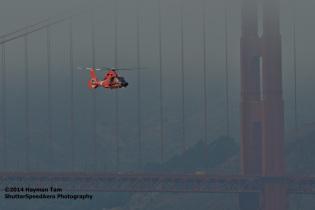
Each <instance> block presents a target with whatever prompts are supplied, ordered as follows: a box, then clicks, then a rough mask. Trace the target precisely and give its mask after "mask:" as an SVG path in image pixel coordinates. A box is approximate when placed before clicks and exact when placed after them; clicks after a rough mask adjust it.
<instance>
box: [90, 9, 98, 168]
mask: <svg viewBox="0 0 315 210" xmlns="http://www.w3.org/2000/svg"><path fill="white" fill-rule="evenodd" d="M94 17H95V16H94V11H93V10H91V51H92V66H93V67H94V68H95V60H96V59H95V53H96V52H95V23H94V21H95V20H94V19H95V18H94ZM96 109H97V108H96V92H95V91H93V93H92V121H93V122H92V138H93V164H95V168H97V163H98V161H97V128H96V119H97V115H96Z"/></svg>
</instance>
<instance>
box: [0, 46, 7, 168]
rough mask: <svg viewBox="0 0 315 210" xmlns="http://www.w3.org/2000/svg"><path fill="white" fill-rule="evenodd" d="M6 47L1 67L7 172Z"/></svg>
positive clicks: (3, 50)
mask: <svg viewBox="0 0 315 210" xmlns="http://www.w3.org/2000/svg"><path fill="white" fill-rule="evenodd" d="M5 53H6V50H5V45H4V44H2V59H1V65H2V81H1V83H2V148H3V150H2V152H3V153H2V161H3V170H4V171H5V170H6V169H7V165H8V164H7V104H6V103H7V102H6V101H7V96H6V94H7V93H6V86H7V84H6V77H7V72H6V62H5V60H6V57H5Z"/></svg>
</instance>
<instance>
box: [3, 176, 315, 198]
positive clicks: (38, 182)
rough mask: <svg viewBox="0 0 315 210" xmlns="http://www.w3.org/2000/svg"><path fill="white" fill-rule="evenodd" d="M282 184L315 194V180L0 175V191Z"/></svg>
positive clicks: (226, 189)
mask: <svg viewBox="0 0 315 210" xmlns="http://www.w3.org/2000/svg"><path fill="white" fill-rule="evenodd" d="M275 183H277V184H279V185H283V186H285V187H286V188H287V190H288V193H303V194H315V177H289V176H288V177H259V176H242V175H223V176H222V175H207V174H204V175H199V174H198V175H197V174H143V173H142V174H140V173H43V172H42V173H0V187H1V189H4V188H5V187H27V186H28V187H50V186H53V187H60V188H62V189H64V191H90V192H174V193H188V192H198V193H240V192H260V191H262V190H263V188H264V186H265V185H266V184H275Z"/></svg>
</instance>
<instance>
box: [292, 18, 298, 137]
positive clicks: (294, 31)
mask: <svg viewBox="0 0 315 210" xmlns="http://www.w3.org/2000/svg"><path fill="white" fill-rule="evenodd" d="M293 14H294V20H293V73H294V129H295V132H296V133H297V132H298V127H299V125H298V104H297V62H296V23H295V12H293Z"/></svg>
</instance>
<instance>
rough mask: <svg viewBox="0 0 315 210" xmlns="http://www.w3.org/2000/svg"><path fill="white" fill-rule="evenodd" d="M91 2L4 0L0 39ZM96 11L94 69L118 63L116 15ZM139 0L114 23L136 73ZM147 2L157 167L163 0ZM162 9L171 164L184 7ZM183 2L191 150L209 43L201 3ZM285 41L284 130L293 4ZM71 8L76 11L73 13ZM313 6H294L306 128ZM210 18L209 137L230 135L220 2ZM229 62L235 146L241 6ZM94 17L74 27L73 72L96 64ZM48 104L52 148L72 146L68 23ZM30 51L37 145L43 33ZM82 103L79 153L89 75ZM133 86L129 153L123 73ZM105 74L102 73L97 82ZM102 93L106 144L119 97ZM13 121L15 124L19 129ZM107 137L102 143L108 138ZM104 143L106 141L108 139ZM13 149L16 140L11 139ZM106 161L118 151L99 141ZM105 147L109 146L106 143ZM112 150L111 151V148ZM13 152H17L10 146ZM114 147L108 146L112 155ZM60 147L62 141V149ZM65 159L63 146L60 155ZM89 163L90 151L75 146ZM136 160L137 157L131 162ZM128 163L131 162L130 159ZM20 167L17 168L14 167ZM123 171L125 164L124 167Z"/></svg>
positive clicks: (145, 99)
mask: <svg viewBox="0 0 315 210" xmlns="http://www.w3.org/2000/svg"><path fill="white" fill-rule="evenodd" d="M90 2H91V1H87V0H54V1H48V0H45V1H43V0H25V1H22V0H19V1H18V0H1V7H0V26H1V27H0V34H4V33H7V32H10V31H12V30H14V29H17V28H19V27H22V26H25V25H27V24H30V23H34V22H36V21H38V20H42V19H44V18H47V17H49V16H50V17H54V16H56V15H57V14H64V13H65V11H77V8H82V5H85V7H87V5H90ZM97 2H98V9H97V10H95V13H96V14H95V23H96V24H95V26H96V64H97V65H107V66H108V65H109V66H112V65H113V64H114V25H113V21H114V13H113V11H114V10H113V8H114V7H113V1H110V0H107V1H100V0H98V1H97ZM135 2H136V1H135V0H132V1H131V0H120V1H119V17H118V24H119V25H118V63H119V65H120V66H124V67H126V66H127V67H128V66H129V67H133V66H135V64H136V4H135ZM140 2H141V7H140V11H141V22H140V27H141V28H140V36H141V63H142V65H143V66H145V67H147V68H148V71H144V72H143V73H142V80H141V90H142V94H143V95H142V105H143V106H142V111H143V122H144V126H143V135H144V139H147V142H146V143H147V144H146V147H145V148H146V152H147V155H148V158H147V159H148V160H156V159H157V158H156V157H158V148H159V139H160V137H159V135H160V131H159V116H160V115H159V100H158V99H159V71H158V70H159V68H158V67H159V57H158V56H159V53H158V31H157V28H158V27H157V26H158V25H157V0H140ZM161 2H162V69H163V91H164V93H165V95H164V96H165V98H164V104H163V108H164V110H165V116H164V120H165V122H166V129H165V135H166V140H167V141H168V142H169V145H170V148H169V150H170V151H169V156H170V155H172V154H174V153H176V152H178V146H179V145H180V133H181V132H180V129H181V111H180V110H181V103H180V102H181V80H180V78H181V75H180V73H181V71H180V39H179V37H180V27H179V26H180V25H179V23H180V16H179V14H180V13H179V8H180V7H179V2H180V0H161ZM183 2H184V59H185V60H184V67H185V82H186V86H185V94H186V101H185V103H186V104H185V105H186V109H185V114H186V115H187V121H186V128H187V129H188V131H187V139H189V140H190V142H189V143H190V144H193V143H195V142H196V141H199V140H201V139H202V138H203V132H204V125H203V121H202V119H203V114H204V109H203V105H204V98H203V88H202V87H203V83H202V82H203V74H202V72H203V71H202V63H203V48H202V46H203V43H202V24H201V20H202V16H201V11H202V7H201V5H202V4H201V3H202V0H196V1H192V0H190V1H189V0H183ZM281 6H282V7H281V33H282V38H283V40H282V42H283V76H284V77H283V80H284V83H283V84H284V100H285V111H286V127H287V129H288V130H289V129H291V128H292V127H293V120H292V117H293V69H292V66H293V65H292V54H293V51H292V49H293V47H292V43H293V42H292V28H293V27H292V26H293V22H292V20H293V17H294V16H293V7H292V6H293V4H292V1H289V0H282V1H281ZM74 8H75V9H74ZM314 8H315V2H314V1H313V0H299V1H298V4H297V6H296V28H297V40H296V41H297V67H298V100H299V117H300V119H299V121H300V123H301V124H303V123H306V122H311V121H314V120H315V113H314V110H313V107H315V99H314V97H313V95H314V81H315V72H314V65H315V62H314V56H315V48H314V47H313V43H314V37H315V27H314V19H315V13H314ZM206 11H207V15H206V20H207V28H206V34H207V40H206V41H207V43H206V53H207V75H206V76H207V77H206V81H207V94H208V120H209V124H208V125H209V127H208V128H207V129H208V131H209V134H208V135H209V138H210V137H211V138H212V137H216V136H218V135H222V134H225V113H226V112H225V110H226V109H225V95H224V94H225V89H224V78H225V73H224V70H225V66H224V61H225V54H224V53H225V52H224V48H225V43H224V1H222V0H208V1H207V5H206ZM228 11H229V13H228V50H229V52H228V56H229V71H230V85H231V86H230V99H231V100H230V101H231V105H230V107H229V108H230V110H231V126H232V136H233V137H234V138H235V139H239V96H240V93H239V87H240V84H239V73H240V70H239V67H240V64H239V59H240V58H239V51H240V49H239V45H240V44H239V40H240V1H239V0H238V1H232V0H230V1H228ZM89 17H90V14H88V13H87V14H83V15H82V16H80V17H78V18H76V19H75V20H74V52H75V53H74V54H75V55H74V56H75V59H74V60H75V67H77V66H89V65H91V62H92V61H91V24H90V19H89ZM51 31H52V40H51V41H52V49H51V50H52V51H51V54H52V79H53V82H52V96H53V101H52V102H53V126H54V135H55V139H56V141H60V142H64V139H67V128H68V127H67V126H68V118H67V116H68V114H69V110H70V107H68V105H69V98H68V95H67V94H68V91H69V86H68V81H69V28H68V23H67V22H66V23H63V24H60V25H57V26H54V27H52V29H51ZM29 43H30V44H29V45H30V49H29V50H30V61H29V64H30V75H31V92H30V109H31V113H32V122H31V124H32V125H31V129H32V132H33V134H34V137H33V139H34V141H35V140H36V139H38V141H40V139H42V138H46V137H45V135H46V134H45V131H46V130H47V126H46V125H47V113H46V111H47V104H46V101H47V98H46V97H47V82H46V79H47V62H46V31H45V30H44V31H40V32H38V33H35V34H33V35H31V36H30V37H29ZM23 46H24V45H23V40H21V39H20V40H16V41H14V42H11V43H9V44H8V45H7V55H6V56H7V69H8V75H7V80H8V81H12V80H17V81H21V83H19V86H18V87H17V88H12V86H9V85H11V84H9V85H8V91H10V94H9V96H8V101H7V105H8V107H9V108H8V117H9V118H8V119H9V120H8V125H9V135H10V138H12V139H15V141H16V142H18V141H19V139H20V138H21V136H18V135H22V134H21V133H22V132H21V133H20V134H17V133H16V132H15V129H16V128H17V127H18V128H20V129H21V131H22V130H23V126H24V124H23V119H24V108H23V102H24V92H23V84H24V83H23V82H24V57H23V56H24V52H23V50H21V49H23ZM75 74H76V79H75V96H76V99H75V100H76V104H75V107H73V109H74V110H75V113H76V118H77V121H76V122H77V124H76V126H77V135H78V136H79V137H80V138H81V140H80V138H78V141H79V140H80V141H81V143H82V145H85V146H86V148H88V147H89V146H90V144H89V142H87V141H86V139H88V138H89V136H90V131H92V130H93V128H91V123H90V122H92V120H94V119H92V117H91V109H90V108H91V101H92V100H91V97H92V93H91V91H88V90H87V88H86V82H87V79H88V74H87V73H86V72H79V71H77V70H75ZM122 74H123V76H125V77H126V79H127V81H128V82H129V84H130V86H129V87H128V88H127V89H125V90H122V91H120V94H119V100H120V104H119V110H120V122H121V128H120V132H121V133H120V135H121V138H122V142H124V145H125V146H124V147H123V149H122V150H124V151H125V152H126V154H127V153H128V152H130V150H128V149H129V148H133V149H134V150H136V145H135V144H134V141H135V140H134V139H135V136H136V131H137V127H136V124H135V122H136V119H137V114H136V112H135V110H136V100H135V97H136V93H137V84H138V82H137V74H136V72H126V73H122ZM99 76H101V74H99ZM96 92H97V102H98V103H97V113H98V118H97V119H96V120H97V129H98V137H99V138H100V139H103V138H105V139H107V140H111V139H112V138H113V135H114V134H113V132H114V128H113V123H111V122H112V120H113V119H114V106H115V103H114V94H113V93H112V92H111V91H104V90H100V89H98V90H96ZM17 119H19V120H18V123H17ZM105 134H106V135H105ZM104 135H105V137H104ZM12 142H14V141H12ZM102 143H103V144H104V145H103V146H104V148H105V149H106V150H108V151H107V153H106V154H108V156H111V157H112V155H111V154H110V152H111V151H113V149H111V148H113V145H114V144H113V143H112V142H109V143H108V142H106V141H105V140H104V141H102ZM106 143H108V144H106ZM108 145H109V146H108ZM11 146H12V147H13V146H14V145H11ZM107 146H108V147H107ZM56 147H58V148H59V147H62V143H58V144H57V143H56ZM62 149H64V153H66V151H67V150H66V149H65V147H63V148H62ZM78 149H79V150H80V151H81V150H82V151H81V152H82V153H84V154H86V155H88V154H89V151H87V150H84V149H85V147H84V146H83V147H81V148H78ZM131 154H132V152H131ZM134 158H136V157H134ZM129 160H130V161H132V160H131V159H129ZM13 161H17V160H13ZM126 165H128V164H127V163H126Z"/></svg>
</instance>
